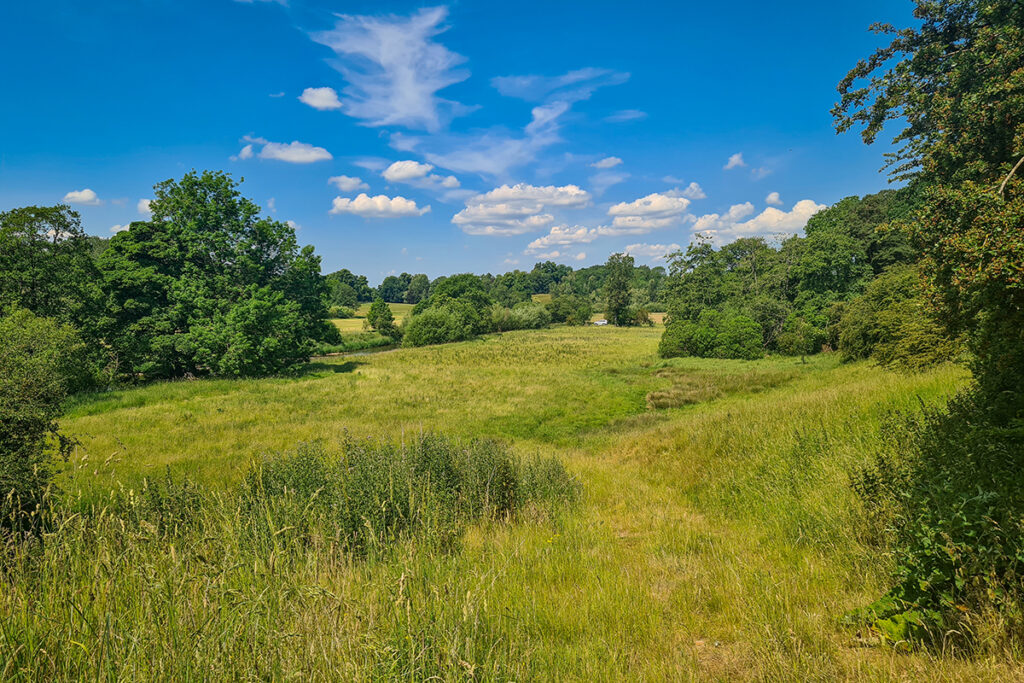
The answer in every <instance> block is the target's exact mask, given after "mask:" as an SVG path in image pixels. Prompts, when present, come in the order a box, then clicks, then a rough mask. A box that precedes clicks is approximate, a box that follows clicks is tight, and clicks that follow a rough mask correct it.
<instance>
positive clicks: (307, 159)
mask: <svg viewBox="0 0 1024 683" xmlns="http://www.w3.org/2000/svg"><path fill="white" fill-rule="evenodd" d="M242 140H243V141H244V142H246V143H248V144H246V145H245V147H243V148H242V150H241V151H240V152H239V153H238V154H237V155H235V156H233V157H231V158H232V159H233V160H236V161H237V160H245V159H251V158H253V157H254V156H258V157H259V158H260V159H274V160H277V161H286V162H288V163H290V164H311V163H313V162H316V161H327V160H328V159H333V158H334V157H333V156H331V153H330V152H328V151H327V150H326V149H324V148H323V147H315V146H313V145H310V144H308V143H305V142H299V141H298V140H295V141H293V142H271V141H270V140H266V139H264V138H254V137H250V136H248V135H246V136H245V137H243V138H242ZM255 145H262V148H261V149H260V151H259V154H256V152H255V149H254V146H255Z"/></svg>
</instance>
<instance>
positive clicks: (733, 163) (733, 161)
mask: <svg viewBox="0 0 1024 683" xmlns="http://www.w3.org/2000/svg"><path fill="white" fill-rule="evenodd" d="M746 165H747V162H745V161H743V154H742V153H740V152H736V153H735V154H733V155H732V156H731V157H729V161H727V162H726V163H725V166H723V167H722V168H724V169H725V170H726V171H730V170H732V169H734V168H743V167H744V166H746Z"/></svg>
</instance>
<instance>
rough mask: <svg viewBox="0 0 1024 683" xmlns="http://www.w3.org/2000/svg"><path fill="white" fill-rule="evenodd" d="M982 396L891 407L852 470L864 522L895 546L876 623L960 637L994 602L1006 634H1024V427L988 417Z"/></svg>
mask: <svg viewBox="0 0 1024 683" xmlns="http://www.w3.org/2000/svg"><path fill="white" fill-rule="evenodd" d="M983 402H984V397H983V396H982V395H981V394H977V393H976V394H965V395H962V396H960V397H958V398H956V399H954V400H952V401H951V402H950V403H949V405H948V406H947V407H945V408H928V409H926V410H925V411H924V414H923V415H920V416H910V415H904V416H894V417H893V419H891V420H890V422H889V426H888V428H887V429H886V431H885V432H884V434H883V435H884V437H885V439H884V442H883V446H882V448H881V449H880V450H879V452H878V454H877V455H876V456H875V458H874V460H873V461H872V462H871V464H870V465H868V466H867V467H865V468H863V469H862V470H860V471H859V472H857V474H856V475H855V476H854V478H853V487H854V490H855V491H856V492H857V494H858V496H859V497H860V499H861V501H862V502H863V503H864V506H865V510H866V513H867V519H868V522H869V524H870V528H871V529H873V530H874V531H875V533H877V534H879V536H880V537H881V538H882V539H884V540H886V541H889V542H891V543H892V547H893V548H894V549H895V553H896V560H897V563H896V566H897V572H896V576H895V579H896V586H895V588H894V589H893V590H892V592H891V593H890V594H889V595H888V596H887V597H886V599H884V600H883V601H881V603H880V604H879V605H876V606H875V609H874V610H873V614H870V616H871V617H872V618H875V619H879V620H882V621H883V623H882V624H881V626H880V627H881V628H883V629H891V628H893V626H894V625H898V624H900V623H902V622H905V621H907V619H909V620H910V624H911V625H913V626H915V628H914V629H913V630H912V631H911V633H910V635H913V636H916V637H918V638H926V639H927V640H929V641H930V642H932V643H934V644H936V645H942V644H943V640H944V639H947V638H948V639H953V640H955V641H957V642H959V643H961V644H963V643H964V642H969V641H971V640H973V639H974V636H975V635H976V630H977V629H978V627H979V626H980V625H981V618H982V615H983V614H984V613H985V612H988V611H991V612H995V613H998V614H1000V615H1001V619H1002V620H1003V633H1002V634H1001V635H1002V636H1003V637H1006V638H1009V639H1010V640H1014V641H1016V642H1017V643H1018V644H1020V643H1021V642H1024V551H1022V548H1024V486H1022V485H1021V474H1020V473H1021V471H1022V469H1024V428H1022V426H1021V425H1020V424H1017V425H1015V426H1013V427H1006V426H1004V425H1002V424H1001V423H1000V420H999V418H998V416H995V417H996V420H995V421H993V417H994V416H993V415H992V411H991V409H990V408H988V407H986V406H984V404H983ZM965 482H970V484H969V485H968V486H965V485H964V483H965ZM907 615H909V616H907ZM947 644H948V643H947Z"/></svg>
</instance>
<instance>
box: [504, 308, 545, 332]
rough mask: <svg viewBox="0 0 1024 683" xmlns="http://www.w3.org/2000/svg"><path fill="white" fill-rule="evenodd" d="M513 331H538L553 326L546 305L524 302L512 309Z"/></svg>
mask: <svg viewBox="0 0 1024 683" xmlns="http://www.w3.org/2000/svg"><path fill="white" fill-rule="evenodd" d="M511 318H512V325H513V328H512V329H516V330H538V329H540V328H542V327H547V326H548V325H550V324H551V314H550V313H549V312H548V309H547V307H545V306H544V304H539V303H534V302H533V301H523V302H522V303H518V304H516V305H515V306H513V307H512V314H511Z"/></svg>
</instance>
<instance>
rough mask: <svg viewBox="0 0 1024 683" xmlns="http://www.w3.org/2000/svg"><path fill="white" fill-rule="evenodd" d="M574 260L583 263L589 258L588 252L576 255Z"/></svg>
mask: <svg viewBox="0 0 1024 683" xmlns="http://www.w3.org/2000/svg"><path fill="white" fill-rule="evenodd" d="M573 258H574V259H576V260H577V261H582V260H583V259H585V258H587V252H585V251H581V252H580V253H578V254H576V255H575V256H574V257H573Z"/></svg>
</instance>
